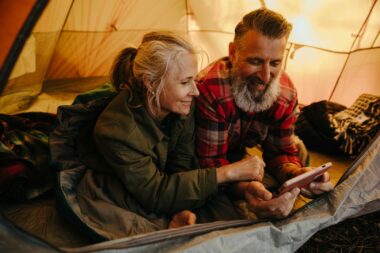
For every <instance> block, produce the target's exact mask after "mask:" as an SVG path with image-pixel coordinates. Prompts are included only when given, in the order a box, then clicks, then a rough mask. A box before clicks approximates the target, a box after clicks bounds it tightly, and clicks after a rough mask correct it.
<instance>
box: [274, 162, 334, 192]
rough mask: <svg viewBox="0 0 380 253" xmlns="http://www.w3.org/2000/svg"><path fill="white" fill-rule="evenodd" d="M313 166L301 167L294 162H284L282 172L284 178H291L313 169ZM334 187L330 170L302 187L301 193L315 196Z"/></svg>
mask: <svg viewBox="0 0 380 253" xmlns="http://www.w3.org/2000/svg"><path fill="white" fill-rule="evenodd" d="M313 169H314V168H312V167H299V166H297V165H295V164H292V163H287V164H284V166H283V168H282V171H281V174H282V175H287V176H283V178H284V179H290V178H292V177H295V176H298V175H300V174H303V173H305V172H307V171H310V170H313ZM333 189H334V185H333V183H332V182H331V181H330V174H329V173H328V172H325V173H323V174H322V175H321V176H319V177H318V178H316V179H315V180H314V181H313V182H311V183H310V184H308V185H307V186H305V187H302V188H301V194H302V195H304V196H305V197H307V198H313V197H316V196H317V195H320V194H322V193H325V192H329V191H331V190H333Z"/></svg>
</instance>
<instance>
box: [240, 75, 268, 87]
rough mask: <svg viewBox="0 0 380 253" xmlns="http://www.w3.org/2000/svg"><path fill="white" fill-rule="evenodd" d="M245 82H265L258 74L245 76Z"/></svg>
mask: <svg viewBox="0 0 380 253" xmlns="http://www.w3.org/2000/svg"><path fill="white" fill-rule="evenodd" d="M244 80H245V82H246V83H248V84H250V85H259V84H265V82H264V81H263V80H261V79H260V78H259V77H257V76H252V75H251V76H247V77H245V78H244Z"/></svg>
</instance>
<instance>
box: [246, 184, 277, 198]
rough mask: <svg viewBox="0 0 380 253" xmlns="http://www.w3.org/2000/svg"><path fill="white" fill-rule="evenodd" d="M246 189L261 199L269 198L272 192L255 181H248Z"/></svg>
mask: <svg viewBox="0 0 380 253" xmlns="http://www.w3.org/2000/svg"><path fill="white" fill-rule="evenodd" d="M247 191H248V193H249V194H251V195H253V196H254V197H256V198H260V199H263V200H270V199H271V198H272V193H271V192H270V191H268V190H267V189H266V188H265V186H264V185H263V184H262V183H260V182H257V181H252V182H250V183H249V184H248V186H247Z"/></svg>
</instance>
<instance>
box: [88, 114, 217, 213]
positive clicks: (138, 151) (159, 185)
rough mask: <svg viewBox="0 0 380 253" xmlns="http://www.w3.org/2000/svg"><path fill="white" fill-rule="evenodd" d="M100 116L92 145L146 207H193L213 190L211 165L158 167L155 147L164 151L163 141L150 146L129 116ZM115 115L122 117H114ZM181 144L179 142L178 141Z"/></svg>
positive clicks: (161, 209)
mask: <svg viewBox="0 0 380 253" xmlns="http://www.w3.org/2000/svg"><path fill="white" fill-rule="evenodd" d="M103 116H104V117H103V118H102V120H101V121H98V123H97V124H96V127H95V131H94V139H95V143H96V146H97V148H98V150H99V151H100V153H101V154H102V155H103V156H104V158H105V159H106V161H107V162H108V163H109V165H110V167H111V169H112V170H113V174H116V176H117V177H118V178H120V180H121V181H122V182H123V184H124V186H125V188H126V190H127V191H128V192H129V193H131V194H132V195H133V196H134V198H135V199H136V200H137V201H138V202H139V203H140V204H141V205H142V206H143V207H144V208H145V209H146V210H148V211H151V212H155V213H174V212H178V211H180V210H183V209H192V208H197V207H200V206H202V205H204V203H205V202H206V201H207V199H208V198H209V197H210V196H211V195H213V194H216V192H217V183H216V171H215V169H194V170H188V171H183V172H177V173H173V174H168V173H165V172H164V171H160V170H159V169H158V167H157V164H158V163H159V162H160V161H158V159H159V156H157V150H160V151H159V152H162V151H164V152H165V144H164V142H158V144H157V145H155V146H151V142H149V140H147V139H146V137H145V136H144V134H143V133H142V131H140V128H139V127H138V126H137V125H136V124H132V123H131V120H132V119H133V118H128V119H126V118H125V116H124V118H123V116H122V115H117V112H113V113H110V114H109V115H107V114H106V115H103ZM119 117H122V120H115V119H118V118H119ZM181 145H183V143H181V142H179V146H181ZM166 150H167V148H166ZM173 158H175V156H174V157H173ZM185 160H186V159H185ZM174 164H175V163H173V165H174Z"/></svg>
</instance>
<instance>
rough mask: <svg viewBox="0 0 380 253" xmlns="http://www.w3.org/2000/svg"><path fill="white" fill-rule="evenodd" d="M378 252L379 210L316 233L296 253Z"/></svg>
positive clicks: (379, 244)
mask: <svg viewBox="0 0 380 253" xmlns="http://www.w3.org/2000/svg"><path fill="white" fill-rule="evenodd" d="M338 252H339V253H375V252H376V253H379V252H380V211H378V212H375V213H371V214H367V215H364V216H360V217H357V218H354V219H347V220H345V221H343V222H341V223H338V224H336V225H334V226H331V227H328V228H326V229H323V230H321V231H319V232H318V233H316V234H315V235H314V236H313V237H312V238H311V239H310V240H309V241H308V242H307V243H306V244H304V245H303V246H302V247H301V248H300V249H298V251H297V253H338Z"/></svg>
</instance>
